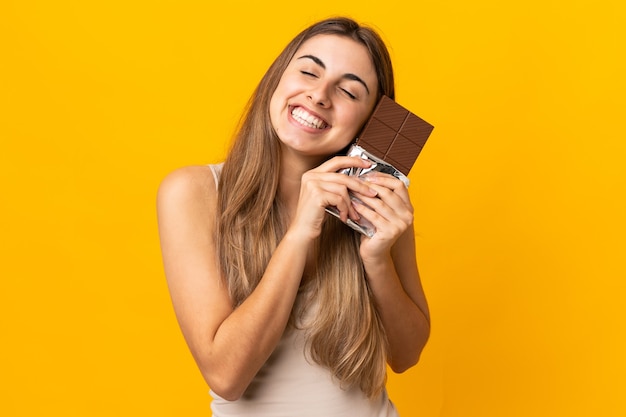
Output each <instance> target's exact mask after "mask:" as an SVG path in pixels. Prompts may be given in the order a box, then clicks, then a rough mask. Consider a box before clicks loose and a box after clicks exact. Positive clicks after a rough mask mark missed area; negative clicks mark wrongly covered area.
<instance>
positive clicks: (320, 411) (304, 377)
mask: <svg viewBox="0 0 626 417" xmlns="http://www.w3.org/2000/svg"><path fill="white" fill-rule="evenodd" d="M211 170H212V171H213V175H214V176H215V178H216V183H217V179H218V178H219V174H220V172H221V164H220V165H211ZM306 352H307V350H306V342H305V334H304V330H300V329H289V330H287V331H285V334H283V336H282V338H281V340H280V342H279V343H278V345H277V346H276V349H274V352H273V353H272V355H271V356H270V358H269V359H268V360H267V362H266V363H265V365H263V367H262V368H261V370H260V371H259V372H258V373H257V375H256V376H255V377H254V379H253V380H252V382H251V383H250V385H249V386H248V388H247V390H246V391H245V393H244V394H243V396H242V397H241V398H239V399H238V400H236V401H227V400H225V399H223V398H221V397H220V396H219V395H217V394H215V393H214V392H213V391H210V394H211V396H212V397H213V401H212V402H211V411H212V412H213V416H214V417H235V416H237V417H241V416H254V417H309V416H310V417H353V416H358V417H398V413H397V411H396V408H395V407H394V405H393V403H392V402H391V401H390V400H389V398H388V396H387V392H386V391H384V392H383V393H382V394H381V395H380V396H379V397H378V398H375V399H373V400H370V399H368V398H367V396H366V395H365V394H364V393H363V391H361V389H360V388H359V387H358V386H357V387H352V388H349V389H342V388H341V387H340V386H339V383H338V382H337V381H336V380H335V379H334V378H333V377H332V375H331V373H330V371H329V370H328V369H326V368H324V367H322V366H320V365H318V364H316V363H315V362H314V361H313V360H311V359H310V358H308V357H307V356H308V355H307V353H306Z"/></svg>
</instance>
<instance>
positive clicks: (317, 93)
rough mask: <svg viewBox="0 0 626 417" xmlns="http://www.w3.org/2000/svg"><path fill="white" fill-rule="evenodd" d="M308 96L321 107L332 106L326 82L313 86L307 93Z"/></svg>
mask: <svg viewBox="0 0 626 417" xmlns="http://www.w3.org/2000/svg"><path fill="white" fill-rule="evenodd" d="M307 97H308V98H309V100H311V102H312V103H313V104H315V105H317V106H320V107H324V108H327V107H330V104H331V102H330V95H329V94H328V86H327V85H326V84H324V83H320V84H318V85H316V86H315V87H313V88H311V89H310V90H309V92H308V94H307Z"/></svg>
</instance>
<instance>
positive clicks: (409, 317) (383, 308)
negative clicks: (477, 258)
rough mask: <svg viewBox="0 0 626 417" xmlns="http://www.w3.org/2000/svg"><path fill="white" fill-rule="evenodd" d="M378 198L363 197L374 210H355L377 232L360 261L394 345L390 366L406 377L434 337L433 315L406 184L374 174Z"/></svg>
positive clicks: (363, 249) (366, 242) (366, 240)
mask: <svg viewBox="0 0 626 417" xmlns="http://www.w3.org/2000/svg"><path fill="white" fill-rule="evenodd" d="M368 181H369V183H370V184H371V185H370V186H371V187H372V188H373V189H375V190H377V191H378V196H377V198H371V197H367V196H362V195H358V197H359V198H360V199H361V200H362V201H363V202H365V203H366V204H367V205H368V206H370V207H371V210H370V209H368V208H366V207H364V206H362V205H355V209H356V210H357V211H358V212H359V214H360V215H362V216H363V217H366V218H367V219H368V220H369V221H370V222H372V223H373V224H374V226H375V227H376V233H375V234H374V236H373V237H372V238H367V237H365V236H364V237H363V239H362V242H361V250H360V251H361V258H362V260H363V264H364V267H365V273H366V276H367V279H368V282H369V285H370V288H371V290H372V293H373V294H374V300H375V303H376V307H377V309H378V312H379V314H380V316H381V319H382V322H383V325H384V327H385V332H386V334H387V337H388V341H389V348H390V357H389V365H390V366H391V368H392V369H393V370H394V371H395V372H403V371H405V370H407V369H409V368H410V367H412V366H413V365H415V364H416V363H417V362H418V360H419V357H420V354H421V352H422V349H423V348H424V346H425V345H426V342H427V340H428V337H429V335H430V314H429V310H428V304H427V302H426V297H425V295H424V291H423V289H422V285H421V282H420V277H419V273H418V268H417V261H416V254H415V238H414V231H413V207H412V205H411V201H410V199H409V195H408V191H407V189H406V187H405V186H404V184H403V183H402V182H400V181H399V180H397V179H396V178H393V177H391V176H389V175H385V174H379V173H376V174H371V176H370V177H369V178H368Z"/></svg>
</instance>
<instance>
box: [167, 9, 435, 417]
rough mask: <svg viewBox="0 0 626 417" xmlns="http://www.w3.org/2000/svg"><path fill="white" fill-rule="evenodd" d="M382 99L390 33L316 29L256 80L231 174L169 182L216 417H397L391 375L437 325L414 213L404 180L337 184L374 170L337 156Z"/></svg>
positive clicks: (177, 301)
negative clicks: (365, 228) (361, 227)
mask: <svg viewBox="0 0 626 417" xmlns="http://www.w3.org/2000/svg"><path fill="white" fill-rule="evenodd" d="M382 95H387V96H390V97H391V98H393V97H394V82H393V71H392V66H391V61H390V59H389V54H388V52H387V49H386V47H385V45H384V43H383V42H382V40H381V39H380V37H379V36H378V35H377V34H376V33H375V32H374V31H373V30H371V29H369V28H366V27H363V26H360V25H359V24H357V23H356V22H354V21H353V20H350V19H347V18H337V19H329V20H324V21H322V22H319V23H316V24H314V25H312V26H311V27H309V28H308V29H306V30H304V31H303V32H302V33H300V34H299V35H298V36H297V37H296V38H294V39H293V40H292V41H291V43H289V45H288V46H287V47H286V48H285V50H284V51H283V52H282V53H281V54H280V56H279V57H278V58H277V59H276V61H275V62H274V63H273V64H272V66H271V67H270V68H269V70H268V71H267V73H266V74H265V76H264V77H263V79H262V80H261V82H260V84H259V86H258V87H257V89H256V91H255V92H254V94H253V96H252V98H251V100H250V103H249V106H248V109H247V112H246V114H245V117H244V118H243V119H242V123H241V126H240V128H239V131H238V133H237V135H236V137H235V141H234V144H233V146H232V149H231V151H230V153H229V155H228V157H227V159H226V161H225V162H224V164H223V165H222V164H220V165H212V166H208V167H187V168H183V169H179V170H177V171H174V172H173V173H171V174H170V175H168V176H167V177H166V178H165V179H164V181H163V183H162V185H161V187H160V189H159V194H158V215H159V230H160V236H161V246H162V252H163V259H164V265H165V273H166V276H167V280H168V285H169V288H170V292H171V297H172V300H173V305H174V309H175V312H176V315H177V318H178V321H179V323H180V326H181V329H182V332H183V334H184V336H185V339H186V341H187V344H188V346H189V348H190V350H191V352H192V354H193V356H194V358H195V360H196V363H197V365H198V367H199V369H200V371H201V372H202V375H203V376H204V378H205V380H206V382H207V384H208V385H209V387H210V389H211V395H212V396H213V402H212V405H211V408H212V411H213V415H214V416H218V417H219V416H283V415H284V416H309V415H310V416H394V415H397V413H396V410H395V408H394V406H393V404H392V403H391V402H390V400H389V399H388V398H387V394H386V391H385V380H386V369H387V368H386V365H387V364H389V366H390V367H391V368H392V369H393V370H394V371H395V372H403V371H404V370H406V369H408V368H410V367H411V366H413V365H414V364H415V363H417V361H418V359H419V356H420V353H421V351H422V349H423V347H424V345H425V344H426V341H427V339H428V335H429V329H430V326H429V313H428V307H427V303H426V299H425V296H424V293H423V291H422V287H421V284H420V279H419V275H418V270H417V265H416V258H415V243H414V233H413V207H412V205H411V202H410V200H409V195H408V192H407V189H406V187H405V186H404V184H403V183H402V182H401V181H400V180H398V179H396V178H394V177H392V176H390V175H386V174H382V173H375V174H373V175H370V176H369V177H367V178H366V179H365V180H364V179H359V178H355V177H350V176H347V175H344V174H340V173H337V171H339V170H341V169H344V168H349V167H367V166H369V163H368V162H367V161H364V160H362V159H360V158H354V157H347V156H335V155H338V154H341V152H342V151H343V150H345V149H346V148H347V146H348V145H349V144H350V143H351V142H352V141H353V140H354V138H355V136H356V135H357V133H358V132H359V130H360V128H361V127H362V126H363V124H364V122H365V121H366V119H367V118H368V116H369V115H370V114H371V112H372V110H373V109H374V106H375V104H376V103H377V101H378V99H379V98H380V97H381V96H382ZM349 192H350V193H352V194H354V195H355V196H357V197H358V198H359V199H361V200H362V201H363V202H365V203H366V204H367V206H369V208H368V207H366V206H364V205H353V204H352V203H351V200H350V197H349ZM328 206H334V207H336V208H337V209H338V211H339V213H340V219H337V218H335V217H333V216H330V215H328V214H327V213H326V212H325V208H326V207H328ZM348 218H350V219H353V220H358V219H360V218H366V219H367V220H369V221H370V222H371V223H372V224H373V225H374V226H375V227H376V233H375V235H374V236H373V237H372V238H368V237H365V236H362V235H360V234H358V233H357V232H355V231H354V230H352V229H351V228H349V227H347V226H346V225H345V224H344V222H345V221H347V219H348Z"/></svg>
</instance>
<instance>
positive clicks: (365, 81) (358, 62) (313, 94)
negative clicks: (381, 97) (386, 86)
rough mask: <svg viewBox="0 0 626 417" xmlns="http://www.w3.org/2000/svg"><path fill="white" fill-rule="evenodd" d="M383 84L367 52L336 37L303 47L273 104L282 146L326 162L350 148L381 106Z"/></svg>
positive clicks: (315, 40) (324, 37) (318, 39)
mask: <svg viewBox="0 0 626 417" xmlns="http://www.w3.org/2000/svg"><path fill="white" fill-rule="evenodd" d="M377 89H378V79H377V77H376V72H375V69H374V65H373V63H372V59H371V57H370V55H369V52H368V51H367V49H366V47H365V46H364V45H362V44H360V43H358V42H356V41H354V40H352V39H349V38H347V37H343V36H337V35H318V36H315V37H313V38H311V39H309V40H307V41H306V42H304V43H303V44H302V46H301V47H300V48H299V49H298V50H297V51H296V53H295V55H294V57H293V59H292V60H291V62H290V63H289V65H288V66H287V68H286V69H285V72H284V73H283V75H282V77H281V79H280V82H279V83H278V86H277V87H276V91H274V94H273V95H272V99H271V101H270V119H271V122H272V126H273V127H274V130H275V131H276V133H277V135H278V137H279V138H280V141H281V143H282V146H283V147H287V148H289V149H290V150H292V151H294V152H296V153H298V154H301V155H303V156H316V157H327V156H329V155H332V154H335V153H337V152H338V151H339V150H341V149H343V148H344V147H346V146H347V145H348V144H349V143H350V142H351V141H352V140H353V139H354V138H355V136H356V134H357V133H358V131H359V129H360V127H361V126H362V125H363V123H364V122H365V120H366V118H367V117H368V116H369V114H370V113H371V111H372V110H373V108H374V105H375V104H376V97H377V94H378V91H377Z"/></svg>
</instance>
